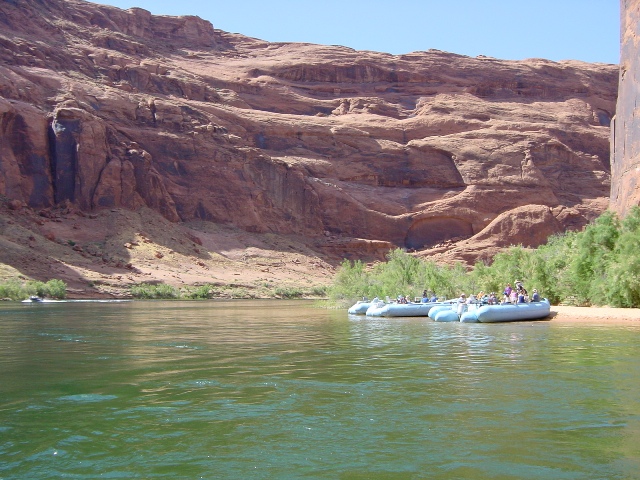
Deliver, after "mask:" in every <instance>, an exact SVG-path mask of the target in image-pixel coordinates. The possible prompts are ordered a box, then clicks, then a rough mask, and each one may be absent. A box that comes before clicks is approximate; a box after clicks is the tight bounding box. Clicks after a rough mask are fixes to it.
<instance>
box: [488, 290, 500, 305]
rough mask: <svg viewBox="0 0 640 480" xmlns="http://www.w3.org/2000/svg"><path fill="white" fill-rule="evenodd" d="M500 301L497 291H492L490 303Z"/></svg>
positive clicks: (494, 303) (493, 303)
mask: <svg viewBox="0 0 640 480" xmlns="http://www.w3.org/2000/svg"><path fill="white" fill-rule="evenodd" d="M497 303H498V296H497V295H496V292H491V293H490V294H489V305H496V304H497Z"/></svg>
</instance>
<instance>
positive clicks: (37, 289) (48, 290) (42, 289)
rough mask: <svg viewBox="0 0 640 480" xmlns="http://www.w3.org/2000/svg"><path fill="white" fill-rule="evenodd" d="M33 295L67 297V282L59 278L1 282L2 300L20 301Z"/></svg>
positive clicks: (59, 298) (0, 297)
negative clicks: (42, 280) (46, 280)
mask: <svg viewBox="0 0 640 480" xmlns="http://www.w3.org/2000/svg"><path fill="white" fill-rule="evenodd" d="M31 296H37V297H41V298H45V297H46V298H55V299H58V300H61V299H64V298H67V284H66V283H64V282H63V281H62V280H57V279H53V280H49V281H48V282H39V281H36V280H29V281H27V282H24V283H21V282H19V281H17V280H12V281H8V282H5V283H0V299H2V300H14V301H20V300H25V299H27V298H29V297H31Z"/></svg>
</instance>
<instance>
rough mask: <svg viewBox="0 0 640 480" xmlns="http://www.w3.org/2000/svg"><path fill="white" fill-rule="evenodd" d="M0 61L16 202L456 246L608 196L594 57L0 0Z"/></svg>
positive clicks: (342, 241)
mask: <svg viewBox="0 0 640 480" xmlns="http://www.w3.org/2000/svg"><path fill="white" fill-rule="evenodd" d="M0 60H1V63H0V96H1V98H0V193H1V194H2V195H5V196H6V197H8V198H9V199H15V200H19V201H21V202H23V203H24V204H25V205H28V206H31V207H33V208H40V207H48V206H53V205H56V204H59V203H61V202H68V203H72V204H74V205H76V207H78V208H80V209H82V210H84V211H93V210H100V209H105V208H116V207H118V208H128V209H138V208H140V207H150V208H153V209H154V210H157V211H158V212H160V213H162V215H163V216H164V217H165V218H167V219H170V220H172V221H174V222H187V221H191V220H198V219H199V220H205V221H210V222H216V223H225V224H230V225H233V226H237V227H240V228H242V229H244V230H246V231H249V232H256V233H269V232H274V233H281V234H295V235H302V236H305V237H307V238H308V239H309V242H310V243H311V244H313V245H315V246H316V247H317V248H318V249H319V251H327V252H334V253H335V254H336V255H338V252H340V253H339V255H340V256H349V257H352V258H353V257H354V256H357V255H358V253H362V254H363V256H367V257H370V258H377V257H380V256H381V255H382V254H383V253H384V252H385V251H387V250H388V249H389V248H390V246H399V247H406V248H410V249H414V250H417V251H420V252H422V253H424V254H437V255H440V256H443V255H444V254H445V253H447V252H449V251H451V252H456V251H458V250H456V249H455V248H447V249H446V252H444V251H443V250H442V247H441V245H443V244H446V245H449V246H451V245H455V244H458V243H460V242H463V241H464V242H466V243H465V245H467V247H468V248H465V253H464V254H463V253H460V254H459V255H458V254H455V255H454V256H453V257H455V258H453V257H451V255H449V256H446V259H449V258H452V259H464V260H465V261H473V260H474V259H475V258H479V257H482V256H483V255H484V254H486V253H487V252H490V251H493V249H494V248H497V247H500V246H504V245H509V244H513V243H526V244H530V245H532V246H533V245H537V244H539V243H541V242H544V241H545V239H546V236H547V235H548V234H550V233H556V232H560V231H563V230H566V229H575V228H580V227H581V226H583V225H585V224H586V223H587V222H588V221H589V220H591V219H593V218H594V217H595V216H597V215H599V214H600V213H601V212H602V211H603V210H604V209H605V208H606V204H607V202H608V195H609V189H610V166H609V143H608V142H609V123H610V119H611V118H612V117H613V115H614V114H615V101H616V93H617V92H616V89H617V66H614V65H604V64H586V63H581V62H573V61H566V62H551V61H547V60H542V59H531V60H526V61H519V62H515V61H501V60H497V59H493V58H488V57H478V58H469V57H465V56H460V55H454V54H449V53H445V52H440V51H435V50H432V51H428V52H415V53H412V54H408V55H400V56H394V55H388V54H383V53H375V52H360V51H354V50H352V49H349V48H345V47H337V46H319V45H308V44H288V43H277V44H272V43H267V42H263V41H260V40H256V39H251V38H247V37H243V36H241V35H235V34H229V33H225V32H222V31H220V30H215V29H214V28H213V26H212V25H211V24H210V23H209V22H206V21H204V20H201V19H199V18H196V17H165V16H153V15H151V14H149V12H146V11H144V10H142V9H130V10H119V9H117V8H113V7H107V6H101V5H96V4H92V3H87V2H83V1H80V0H51V1H48V2H44V3H43V2H40V1H38V0H16V1H11V2H2V3H0ZM329 239H331V241H329ZM474 242H475V245H482V248H475V247H474V248H472V247H470V245H473V244H474ZM349 249H351V250H349ZM469 251H473V252H474V253H473V255H470V254H468V253H466V252H469ZM471 257H474V258H471ZM443 258H444V257H443Z"/></svg>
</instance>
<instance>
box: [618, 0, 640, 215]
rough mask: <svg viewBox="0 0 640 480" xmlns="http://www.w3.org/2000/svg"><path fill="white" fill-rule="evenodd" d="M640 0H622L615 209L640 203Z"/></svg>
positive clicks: (627, 207)
mask: <svg viewBox="0 0 640 480" xmlns="http://www.w3.org/2000/svg"><path fill="white" fill-rule="evenodd" d="M639 26H640V0H621V1H620V41H621V49H620V83H619V93H618V106H617V113H616V116H615V121H614V122H613V125H612V130H611V174H612V185H611V209H612V210H614V211H615V212H617V213H619V214H621V215H624V214H625V213H626V212H627V210H628V209H629V208H630V207H631V206H633V205H639V204H640V114H639V113H638V106H637V104H638V99H639V98H640V61H638V58H639V56H640V47H639V44H638V42H639V41H640V36H639V35H638V27H639Z"/></svg>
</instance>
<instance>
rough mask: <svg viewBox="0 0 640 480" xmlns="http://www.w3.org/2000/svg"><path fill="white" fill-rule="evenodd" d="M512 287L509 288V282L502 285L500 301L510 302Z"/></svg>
mask: <svg viewBox="0 0 640 480" xmlns="http://www.w3.org/2000/svg"><path fill="white" fill-rule="evenodd" d="M512 291H513V289H512V288H511V284H510V283H507V286H506V287H504V291H503V292H502V303H510V302H511V292H512Z"/></svg>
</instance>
